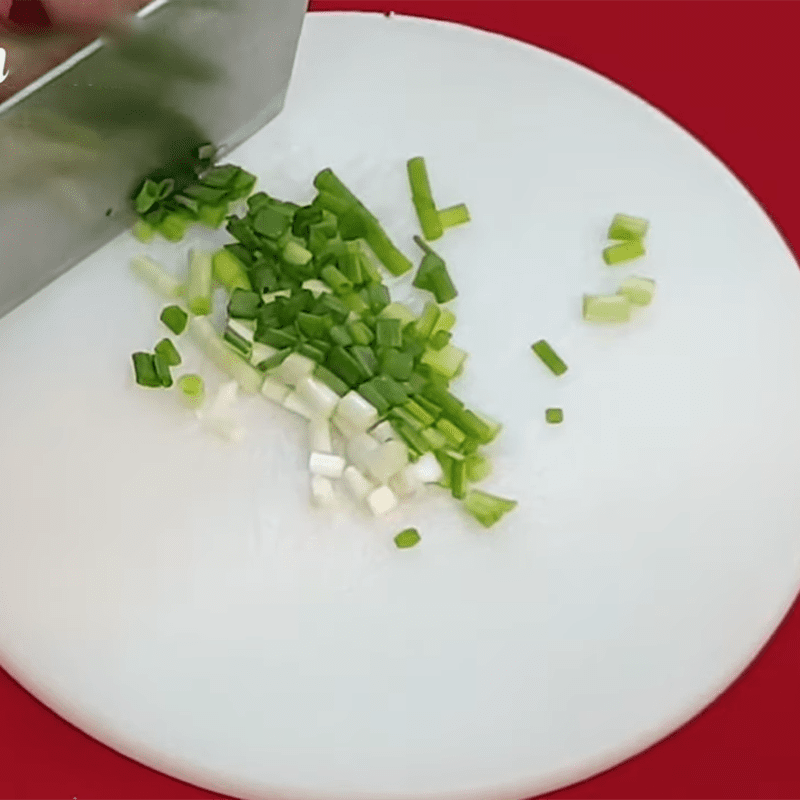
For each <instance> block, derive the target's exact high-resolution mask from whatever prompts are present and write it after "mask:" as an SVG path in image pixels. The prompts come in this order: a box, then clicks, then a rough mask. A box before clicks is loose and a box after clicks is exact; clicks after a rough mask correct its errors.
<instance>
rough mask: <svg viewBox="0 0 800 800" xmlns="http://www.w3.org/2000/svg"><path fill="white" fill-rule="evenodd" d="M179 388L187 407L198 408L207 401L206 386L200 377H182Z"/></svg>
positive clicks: (179, 379) (179, 380)
mask: <svg viewBox="0 0 800 800" xmlns="http://www.w3.org/2000/svg"><path fill="white" fill-rule="evenodd" d="M178 388H179V389H180V390H181V396H182V397H183V399H184V402H185V403H186V405H188V406H189V407H190V408H197V407H198V406H201V405H202V404H203V400H204V399H205V393H206V392H205V384H204V383H203V379H202V378H201V377H200V376H199V375H181V377H180V378H178Z"/></svg>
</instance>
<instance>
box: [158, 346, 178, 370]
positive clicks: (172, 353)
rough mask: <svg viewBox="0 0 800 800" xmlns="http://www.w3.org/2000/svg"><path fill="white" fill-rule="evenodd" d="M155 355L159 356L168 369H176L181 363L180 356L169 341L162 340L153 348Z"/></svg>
mask: <svg viewBox="0 0 800 800" xmlns="http://www.w3.org/2000/svg"><path fill="white" fill-rule="evenodd" d="M155 352H156V355H158V356H161V358H163V359H164V361H165V362H166V363H167V364H168V365H169V366H170V367H177V366H179V365H180V363H181V354H180V353H179V352H178V351H177V349H176V348H175V345H174V344H173V343H172V341H171V340H170V339H162V340H161V341H160V342H159V343H158V344H157V345H156V346H155Z"/></svg>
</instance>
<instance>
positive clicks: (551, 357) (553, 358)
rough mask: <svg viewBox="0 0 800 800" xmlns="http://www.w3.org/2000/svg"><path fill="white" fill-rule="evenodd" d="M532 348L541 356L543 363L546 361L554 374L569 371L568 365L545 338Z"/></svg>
mask: <svg viewBox="0 0 800 800" xmlns="http://www.w3.org/2000/svg"><path fill="white" fill-rule="evenodd" d="M531 350H533V352H534V353H536V355H537V356H539V358H540V359H541V360H542V363H544V365H545V366H546V367H548V368H549V369H550V371H551V372H552V373H553V374H554V375H563V374H564V373H565V372H566V371H567V365H566V364H565V363H564V362H563V361H562V359H561V357H560V356H559V355H558V353H556V351H555V350H553V348H552V347H551V346H550V344H549V343H548V342H547V341H545V340H544V339H540V340H539V341H538V342H535V343H534V344H532V345H531Z"/></svg>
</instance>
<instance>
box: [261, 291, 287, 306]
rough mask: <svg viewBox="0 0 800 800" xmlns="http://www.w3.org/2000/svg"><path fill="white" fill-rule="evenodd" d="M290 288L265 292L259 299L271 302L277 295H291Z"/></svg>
mask: <svg viewBox="0 0 800 800" xmlns="http://www.w3.org/2000/svg"><path fill="white" fill-rule="evenodd" d="M291 296H292V290H291V289H278V291H277V292H265V293H264V294H262V295H261V300H262V301H263V302H264V304H267V303H273V302H274V301H275V300H277V299H278V298H279V297H291Z"/></svg>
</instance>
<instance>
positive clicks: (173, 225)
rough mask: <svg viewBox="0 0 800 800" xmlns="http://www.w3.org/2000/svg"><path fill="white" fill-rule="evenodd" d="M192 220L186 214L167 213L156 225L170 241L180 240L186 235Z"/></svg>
mask: <svg viewBox="0 0 800 800" xmlns="http://www.w3.org/2000/svg"><path fill="white" fill-rule="evenodd" d="M191 223H192V220H191V219H190V218H189V217H187V216H184V214H182V213H181V214H178V213H172V214H167V216H166V217H164V219H163V220H161V222H160V223H159V224H158V225H157V226H156V230H157V231H158V232H159V233H160V234H161V235H162V236H163V237H164V238H165V239H166V240H167V241H169V242H179V241H180V240H181V239H183V237H184V236H185V235H186V230H187V228H188V227H189V225H191Z"/></svg>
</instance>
